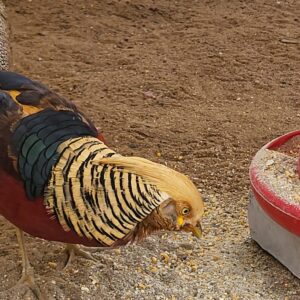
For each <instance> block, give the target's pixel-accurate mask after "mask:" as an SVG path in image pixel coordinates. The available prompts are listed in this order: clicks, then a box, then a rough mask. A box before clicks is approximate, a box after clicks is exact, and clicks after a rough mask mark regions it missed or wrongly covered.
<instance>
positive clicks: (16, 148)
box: [0, 71, 203, 295]
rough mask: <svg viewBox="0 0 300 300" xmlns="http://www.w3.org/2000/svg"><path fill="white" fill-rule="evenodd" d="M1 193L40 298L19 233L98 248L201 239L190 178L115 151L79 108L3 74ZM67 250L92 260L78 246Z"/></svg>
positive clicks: (27, 278)
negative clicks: (177, 234) (159, 234)
mask: <svg viewBox="0 0 300 300" xmlns="http://www.w3.org/2000/svg"><path fill="white" fill-rule="evenodd" d="M0 195H1V197H0V214H2V215H3V216H4V217H5V218H6V219H8V220H9V221H10V222H11V223H13V224H14V225H15V226H16V227H17V228H18V240H19V243H20V247H21V251H22V256H23V277H22V281H23V282H26V283H28V284H29V285H30V286H31V288H32V289H33V290H34V291H35V292H36V294H37V295H39V291H38V289H37V288H36V286H35V285H34V281H33V275H32V270H31V268H30V265H29V262H28V258H27V255H26V251H25V247H24V239H23V234H22V231H25V232H27V233H29V234H31V235H33V236H36V237H40V238H43V239H46V240H52V241H60V242H64V243H67V244H70V245H72V244H82V245H86V246H95V247H116V246H120V245H124V244H127V243H129V242H133V241H138V240H140V239H141V238H143V237H145V236H147V235H149V234H150V233H151V232H153V231H157V230H162V229H166V230H183V231H190V232H193V233H194V235H196V236H200V234H201V227H200V220H201V217H202V215H203V201H202V199H201V196H200V194H199V192H198V190H197V188H196V187H195V186H194V184H193V183H192V182H191V181H190V180H189V179H188V178H187V177H186V176H185V175H183V174H180V173H178V172H177V171H174V170H172V169H170V168H168V167H166V166H164V165H160V164H157V163H154V162H151V161H149V160H146V159H143V158H138V157H125V156H122V155H120V154H117V153H115V152H114V151H113V150H111V149H110V148H108V147H107V146H106V145H105V144H104V143H103V142H102V141H101V140H99V138H98V133H97V130H96V128H95V127H94V125H93V124H92V123H91V122H90V121H89V120H88V119H87V118H86V117H85V116H84V114H83V113H81V112H80V111H79V110H78V109H77V108H76V107H75V105H74V104H72V103H71V102H69V101H67V100H65V99H64V98H63V97H61V96H59V95H57V94H56V93H54V92H52V91H50V90H49V89H48V88H47V87H46V86H44V85H42V84H41V83H38V82H36V81H32V80H30V79H28V78H26V77H24V76H22V75H19V74H17V73H13V72H6V71H2V72H0ZM69 250H70V252H71V253H74V251H75V252H76V253H78V254H82V255H85V256H86V257H90V256H89V254H86V253H85V252H83V251H81V250H80V249H79V248H77V247H76V246H69ZM72 251H73V252H72Z"/></svg>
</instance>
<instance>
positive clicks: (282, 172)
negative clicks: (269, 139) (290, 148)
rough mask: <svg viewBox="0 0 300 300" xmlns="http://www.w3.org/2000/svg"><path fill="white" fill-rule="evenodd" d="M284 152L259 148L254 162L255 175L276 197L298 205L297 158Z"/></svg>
mask: <svg viewBox="0 0 300 300" xmlns="http://www.w3.org/2000/svg"><path fill="white" fill-rule="evenodd" d="M286 153H287V152H286V151H284V153H283V152H278V151H275V150H269V149H262V150H260V151H259V152H258V155H257V160H256V162H255V164H256V170H257V176H258V179H259V180H260V181H261V182H263V183H264V184H265V185H266V186H268V187H269V189H270V190H271V191H272V192H273V193H274V194H275V195H276V196H277V197H279V198H281V199H282V200H284V201H286V202H288V203H290V204H296V205H300V180H299V177H298V172H297V158H296V157H295V156H294V155H293V156H290V155H287V154H286Z"/></svg>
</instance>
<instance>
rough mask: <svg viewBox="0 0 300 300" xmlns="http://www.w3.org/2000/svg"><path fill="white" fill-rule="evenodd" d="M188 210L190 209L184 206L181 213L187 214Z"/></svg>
mask: <svg viewBox="0 0 300 300" xmlns="http://www.w3.org/2000/svg"><path fill="white" fill-rule="evenodd" d="M189 212H190V209H189V208H188V207H185V208H184V209H183V210H182V214H183V215H187V214H188V213H189Z"/></svg>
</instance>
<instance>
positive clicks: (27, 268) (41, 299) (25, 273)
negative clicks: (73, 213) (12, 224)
mask: <svg viewBox="0 0 300 300" xmlns="http://www.w3.org/2000/svg"><path fill="white" fill-rule="evenodd" d="M17 238H18V242H19V246H20V252H21V255H22V266H23V270H22V277H21V278H20V280H19V281H18V283H17V284H16V285H15V287H16V286H19V285H26V286H28V287H29V288H30V289H31V291H32V292H33V294H34V295H35V297H36V298H37V299H38V300H46V297H45V296H44V295H43V294H42V292H41V290H40V288H39V287H38V285H37V284H36V283H35V281H34V275H33V269H32V267H31V265H30V263H29V260H28V256H27V252H26V248H25V243H24V234H23V231H22V230H20V229H18V228H17Z"/></svg>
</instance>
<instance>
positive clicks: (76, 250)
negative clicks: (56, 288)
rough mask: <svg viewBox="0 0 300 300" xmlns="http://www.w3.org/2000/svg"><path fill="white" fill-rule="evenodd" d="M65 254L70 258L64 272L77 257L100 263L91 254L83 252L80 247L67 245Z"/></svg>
mask: <svg viewBox="0 0 300 300" xmlns="http://www.w3.org/2000/svg"><path fill="white" fill-rule="evenodd" d="M65 252H66V253H67V255H68V258H67V260H66V263H65V265H64V267H63V270H65V269H66V268H67V267H69V266H70V264H71V262H72V259H73V258H74V257H75V256H76V255H77V256H81V257H84V258H85V259H89V260H92V261H95V262H96V261H98V260H97V259H96V258H95V257H94V256H92V254H91V253H89V252H87V251H84V250H82V249H81V248H80V247H79V246H78V245H74V244H67V246H66V249H65Z"/></svg>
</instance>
